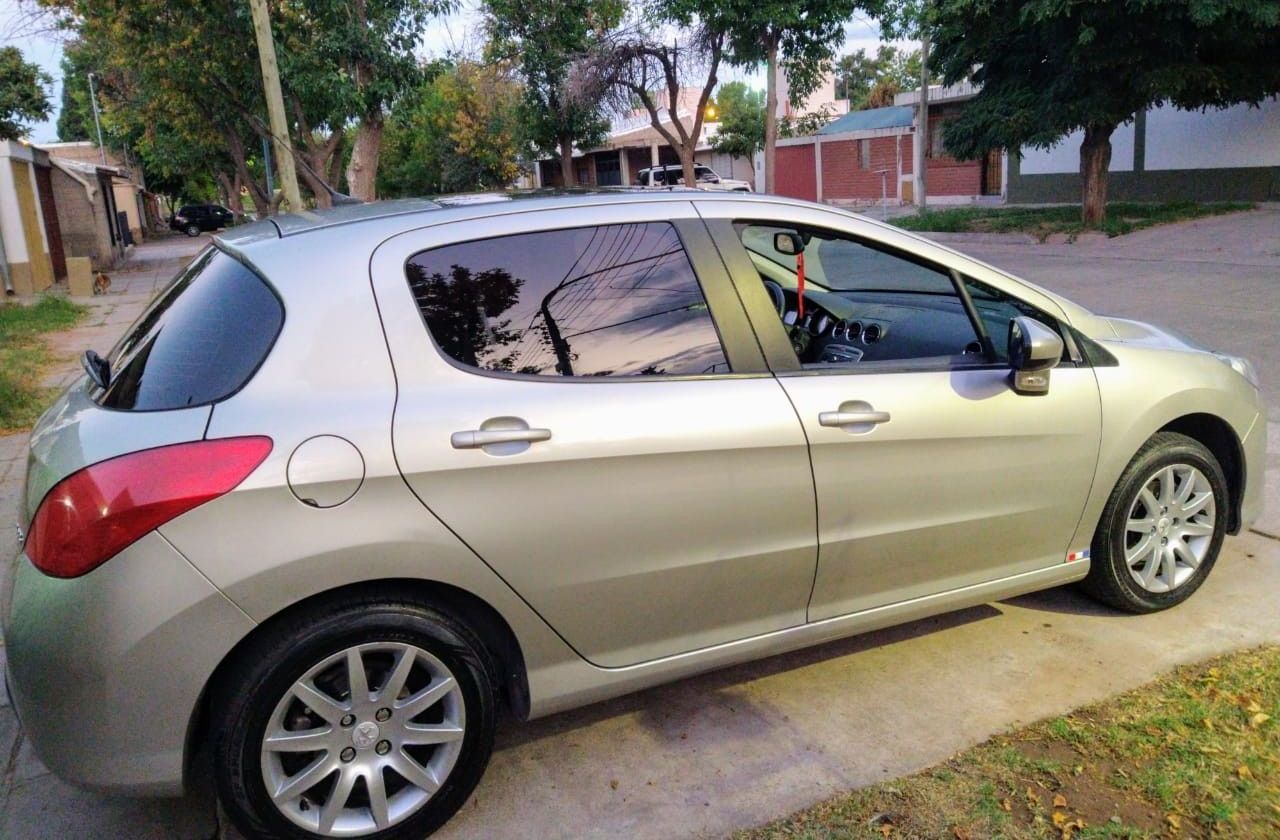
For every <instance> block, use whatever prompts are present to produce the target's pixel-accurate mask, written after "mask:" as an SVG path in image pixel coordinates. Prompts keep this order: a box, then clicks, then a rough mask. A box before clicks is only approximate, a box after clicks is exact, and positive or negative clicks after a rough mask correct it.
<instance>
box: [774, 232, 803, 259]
mask: <svg viewBox="0 0 1280 840" xmlns="http://www.w3.org/2000/svg"><path fill="white" fill-rule="evenodd" d="M773 250H775V251H777V252H778V253H779V254H788V255H791V256H794V255H795V254H799V253H800V252H801V251H803V250H804V240H803V239H801V238H800V234H798V233H791V232H789V231H788V232H779V233H775V234H774V235H773Z"/></svg>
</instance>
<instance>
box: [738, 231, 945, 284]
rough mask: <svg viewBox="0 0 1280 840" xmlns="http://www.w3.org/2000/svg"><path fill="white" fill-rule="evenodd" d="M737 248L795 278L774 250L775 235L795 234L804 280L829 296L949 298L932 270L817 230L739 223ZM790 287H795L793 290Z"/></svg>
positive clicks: (788, 261)
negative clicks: (880, 294) (739, 245)
mask: <svg viewBox="0 0 1280 840" xmlns="http://www.w3.org/2000/svg"><path fill="white" fill-rule="evenodd" d="M739 229H740V230H739V232H740V234H741V237H742V244H743V245H744V246H745V247H746V249H747V251H748V252H750V253H751V255H752V257H753V259H755V260H757V261H761V260H763V261H765V262H767V263H768V264H769V265H772V266H777V267H780V268H782V269H784V270H785V272H786V273H787V274H788V275H789V276H790V277H792V278H794V277H795V274H796V257H795V255H794V254H784V253H782V252H780V251H778V250H777V249H776V248H775V247H774V235H775V234H777V233H799V234H800V236H801V238H802V239H803V240H804V241H805V248H804V267H805V282H806V283H807V284H809V285H812V286H817V287H818V288H820V289H827V290H830V291H834V292H854V291H857V292H894V293H911V294H930V295H938V294H941V295H950V294H953V293H954V289H953V288H952V286H951V284H950V282H949V281H948V280H947V278H946V277H945V276H943V275H942V274H940V273H939V272H938V271H936V270H935V269H931V268H927V267H925V266H924V265H918V264H916V263H914V262H909V261H907V260H904V259H900V258H897V257H893V256H890V255H888V254H886V253H884V252H883V251H880V250H878V249H876V248H873V247H870V246H869V245H865V244H863V243H861V242H858V241H855V240H853V239H850V238H847V237H842V236H836V235H834V234H828V233H824V232H822V231H816V230H799V229H797V228H784V227H778V226H774V225H757V224H745V225H739ZM793 287H794V286H793Z"/></svg>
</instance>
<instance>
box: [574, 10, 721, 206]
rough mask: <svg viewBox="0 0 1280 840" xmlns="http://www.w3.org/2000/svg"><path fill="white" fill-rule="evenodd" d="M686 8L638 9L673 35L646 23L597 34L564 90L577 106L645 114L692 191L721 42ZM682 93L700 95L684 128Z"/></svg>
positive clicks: (713, 30)
mask: <svg viewBox="0 0 1280 840" xmlns="http://www.w3.org/2000/svg"><path fill="white" fill-rule="evenodd" d="M690 6H691V4H690V3H688V2H686V0H655V2H654V4H653V6H652V8H647V9H645V10H644V11H645V14H646V15H648V16H650V17H652V18H657V19H658V20H659V21H660V20H663V19H665V20H668V21H671V22H674V23H676V24H680V25H681V28H679V29H676V30H674V31H673V30H670V29H667V30H662V29H660V28H659V26H658V24H657V23H655V22H654V21H652V20H639V21H632V22H629V23H626V24H624V25H623V26H621V27H619V28H617V29H615V30H614V31H612V32H609V33H606V34H605V35H603V36H602V37H601V38H600V40H599V42H598V43H597V44H596V45H594V46H593V48H592V49H591V50H590V51H589V52H588V53H586V54H585V55H584V56H583V57H582V58H581V59H580V60H579V61H578V62H576V63H575V65H574V67H573V69H572V70H571V72H570V77H569V85H568V89H569V92H570V96H571V97H572V98H573V99H574V101H576V102H603V103H605V106H606V107H608V108H609V109H611V110H612V111H614V112H615V113H627V112H633V111H635V110H643V111H644V112H645V113H647V114H648V116H649V124H650V125H652V126H653V128H654V130H655V131H657V132H658V134H660V135H661V136H662V138H663V139H664V140H666V141H667V143H668V144H669V145H670V146H671V148H672V149H673V150H674V151H675V152H676V155H677V156H678V157H679V158H680V166H681V169H682V170H683V176H684V182H685V183H686V184H690V185H692V184H695V183H697V180H696V178H695V177H694V168H693V159H694V152H695V151H696V149H697V147H698V141H699V140H700V139H701V137H702V123H703V120H704V119H705V117H706V110H707V102H709V101H710V99H711V92H712V91H713V90H715V87H716V82H717V81H718V80H717V78H716V72H717V71H718V70H719V68H720V62H721V60H722V59H723V58H724V50H725V37H726V36H725V32H724V30H723V28H719V27H716V26H709V25H707V22H706V21H703V20H699V19H697V18H696V16H695V15H693V13H692V12H691V11H690V9H689V7H690ZM685 88H696V89H697V91H698V93H697V99H696V103H695V104H694V105H693V107H692V109H691V110H692V114H689V122H688V123H687V124H686V122H685V120H683V119H681V117H680V104H681V101H682V99H683V98H684V97H683V96H682V91H683V90H684V89H685ZM637 106H639V107H638V108H637ZM664 112H665V113H666V115H667V119H666V120H665V121H664V120H663V113H664Z"/></svg>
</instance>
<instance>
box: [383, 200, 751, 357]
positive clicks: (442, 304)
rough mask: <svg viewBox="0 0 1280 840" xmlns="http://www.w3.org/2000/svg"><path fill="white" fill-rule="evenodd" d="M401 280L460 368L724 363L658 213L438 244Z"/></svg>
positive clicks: (690, 275)
mask: <svg viewBox="0 0 1280 840" xmlns="http://www.w3.org/2000/svg"><path fill="white" fill-rule="evenodd" d="M408 280H409V288H410V290H411V291H412V292H413V296H414V300H415V301H416V302H417V304H418V309H419V310H420V311H421V313H422V317H423V320H424V321H425V322H426V325H427V329H428V330H430V332H431V336H432V338H434V339H435V342H436V344H437V345H439V347H440V349H441V350H442V351H443V352H444V353H445V354H447V355H448V356H449V357H450V358H451V359H453V360H454V361H456V362H458V363H460V364H463V365H467V366H469V367H474V368H479V369H481V370H487V371H498V372H506V373H520V374H532V375H539V376H657V375H668V376H689V375H699V374H715V373H726V372H728V370H729V365H728V362H727V360H726V358H725V354H724V348H723V346H722V345H721V343H720V338H719V335H718V334H717V332H716V328H715V324H714V323H713V321H712V319H711V313H710V311H709V310H708V308H707V302H706V299H705V298H704V296H703V294H702V289H701V287H700V286H699V284H698V279H697V276H696V275H695V274H694V271H693V267H692V265H690V263H689V258H688V256H687V255H686V254H685V251H684V248H683V246H682V245H681V243H680V239H679V237H678V236H677V234H676V231H675V228H674V227H672V226H671V225H670V224H669V223H666V222H654V223H646V224H625V225H605V226H601V227H587V228H573V229H569V230H555V231H544V232H538V233H526V234H518V235H515V236H504V237H499V238H496V239H486V240H480V241H476V242H464V243H461V244H458V245H448V246H445V247H443V248H436V249H434V250H430V251H424V252H422V253H420V254H417V255H415V256H414V257H413V258H411V259H410V260H409V263H408Z"/></svg>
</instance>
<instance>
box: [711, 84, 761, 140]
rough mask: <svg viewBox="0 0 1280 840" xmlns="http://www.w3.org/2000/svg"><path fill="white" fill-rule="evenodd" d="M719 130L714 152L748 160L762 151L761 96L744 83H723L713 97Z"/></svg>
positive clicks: (757, 91)
mask: <svg viewBox="0 0 1280 840" xmlns="http://www.w3.org/2000/svg"><path fill="white" fill-rule="evenodd" d="M716 110H717V111H718V112H719V114H720V130H719V132H718V133H717V134H716V142H715V150H716V151H717V152H724V153H725V154H729V155H733V156H734V157H745V158H749V157H751V156H753V155H754V154H755V153H756V152H758V151H760V149H761V148H763V147H764V92H763V91H759V90H752V89H751V88H749V87H747V85H746V84H745V83H743V82H726V83H725V84H723V85H721V86H720V90H719V91H718V92H717V93H716Z"/></svg>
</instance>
